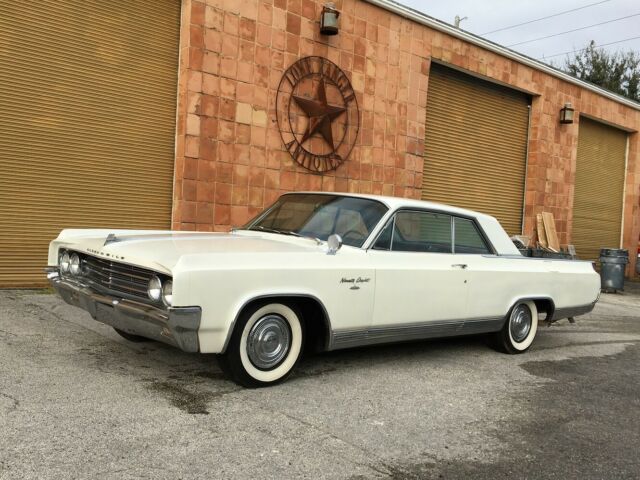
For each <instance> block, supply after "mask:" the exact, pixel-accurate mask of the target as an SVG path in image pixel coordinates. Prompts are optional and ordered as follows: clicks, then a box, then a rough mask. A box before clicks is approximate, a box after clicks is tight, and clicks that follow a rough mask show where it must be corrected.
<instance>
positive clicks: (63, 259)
mask: <svg viewBox="0 0 640 480" xmlns="http://www.w3.org/2000/svg"><path fill="white" fill-rule="evenodd" d="M69 263H70V260H69V253H68V252H64V253H63V254H62V255H60V271H61V272H62V273H67V272H68V271H69Z"/></svg>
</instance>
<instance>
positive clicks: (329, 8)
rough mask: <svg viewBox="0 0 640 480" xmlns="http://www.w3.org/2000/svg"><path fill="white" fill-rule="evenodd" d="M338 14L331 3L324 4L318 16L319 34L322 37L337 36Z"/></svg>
mask: <svg viewBox="0 0 640 480" xmlns="http://www.w3.org/2000/svg"><path fill="white" fill-rule="evenodd" d="M339 16H340V12H339V11H338V10H336V6H335V4H333V3H325V4H324V6H323V7H322V14H321V15H320V33H321V34H322V35H337V34H338V17H339Z"/></svg>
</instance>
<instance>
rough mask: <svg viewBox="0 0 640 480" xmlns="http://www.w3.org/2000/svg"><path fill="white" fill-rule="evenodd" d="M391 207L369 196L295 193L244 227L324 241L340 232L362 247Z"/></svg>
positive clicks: (355, 244) (354, 245)
mask: <svg viewBox="0 0 640 480" xmlns="http://www.w3.org/2000/svg"><path fill="white" fill-rule="evenodd" d="M387 210H388V208H387V207H386V206H385V205H384V204H382V203H381V202H379V201H377V200H370V199H366V198H356V197H346V196H340V195H326V194H313V193H293V194H287V195H283V196H282V197H280V198H279V199H278V201H277V202H276V203H274V204H273V205H272V206H271V207H270V208H269V209H268V210H266V211H265V212H264V213H262V214H260V215H258V216H257V217H256V218H255V219H253V220H251V221H250V222H249V223H248V224H247V225H245V227H244V229H245V230H259V231H265V232H272V233H280V234H283V235H295V236H301V237H311V238H316V239H320V240H327V238H329V236H330V235H332V234H334V233H337V234H338V235H340V236H341V237H342V241H343V243H344V244H345V245H350V246H352V247H362V245H363V244H364V242H365V240H366V239H367V238H368V237H369V235H370V234H371V232H372V231H373V229H374V228H375V226H376V225H377V224H378V222H379V221H380V219H381V218H382V217H383V215H384V214H385V213H386V211H387Z"/></svg>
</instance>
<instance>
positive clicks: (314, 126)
mask: <svg viewBox="0 0 640 480" xmlns="http://www.w3.org/2000/svg"><path fill="white" fill-rule="evenodd" d="M317 97H318V99H317V100H311V99H308V98H304V97H300V96H298V95H293V99H294V100H295V101H296V103H297V104H298V106H299V107H300V108H301V109H302V110H303V111H304V113H305V114H306V115H307V117H309V123H308V125H307V131H306V132H304V135H303V136H302V140H301V141H300V144H303V143H304V142H305V141H306V140H307V139H308V138H309V137H311V136H312V135H314V134H315V133H316V132H319V133H320V135H322V138H324V139H325V141H326V142H327V143H328V144H329V145H330V146H331V149H332V150H335V149H336V146H335V144H334V143H333V132H332V130H331V123H332V122H333V120H335V119H336V118H337V117H339V116H340V115H342V113H343V112H344V111H345V110H346V108H345V107H337V106H335V105H329V103H327V92H326V89H325V85H324V79H320V85H319V86H318V94H317Z"/></svg>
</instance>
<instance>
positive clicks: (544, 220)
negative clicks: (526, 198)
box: [536, 212, 560, 253]
mask: <svg viewBox="0 0 640 480" xmlns="http://www.w3.org/2000/svg"><path fill="white" fill-rule="evenodd" d="M536 230H537V232H538V245H539V246H540V247H541V248H544V249H546V250H550V251H552V252H555V253H558V252H559V251H560V241H559V240H558V232H557V231H556V223H555V220H554V218H553V214H552V213H549V212H542V213H538V214H537V215H536Z"/></svg>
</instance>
